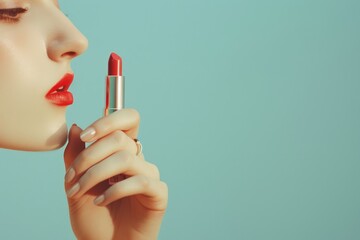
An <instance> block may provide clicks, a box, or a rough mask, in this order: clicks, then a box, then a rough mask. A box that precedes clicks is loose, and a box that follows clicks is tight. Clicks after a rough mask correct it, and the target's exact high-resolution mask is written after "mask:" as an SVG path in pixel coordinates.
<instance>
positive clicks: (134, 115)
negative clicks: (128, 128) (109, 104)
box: [128, 108, 140, 122]
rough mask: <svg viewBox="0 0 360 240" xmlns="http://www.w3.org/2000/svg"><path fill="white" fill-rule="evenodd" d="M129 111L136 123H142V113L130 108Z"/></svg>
mask: <svg viewBox="0 0 360 240" xmlns="http://www.w3.org/2000/svg"><path fill="white" fill-rule="evenodd" d="M128 111H129V112H130V113H131V114H132V116H133V117H134V119H135V121H136V122H140V113H139V111H138V110H136V109H135V108H128Z"/></svg>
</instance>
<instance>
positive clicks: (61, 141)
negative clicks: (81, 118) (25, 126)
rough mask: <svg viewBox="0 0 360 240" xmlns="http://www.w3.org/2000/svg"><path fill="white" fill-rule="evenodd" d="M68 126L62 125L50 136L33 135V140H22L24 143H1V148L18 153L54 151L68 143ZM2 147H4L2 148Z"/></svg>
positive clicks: (51, 132)
mask: <svg viewBox="0 0 360 240" xmlns="http://www.w3.org/2000/svg"><path fill="white" fill-rule="evenodd" d="M67 131H68V129H67V126H66V124H63V125H61V127H58V128H57V129H56V130H55V131H50V133H49V134H48V135H42V136H40V135H35V134H34V135H32V137H31V139H26V137H23V138H22V141H16V142H15V141H12V142H7V143H0V147H2V148H6V149H12V150H18V151H31V152H38V151H39V152H40V151H52V150H56V149H59V148H61V147H63V146H64V145H65V143H66V141H67ZM1 145H2V146H1Z"/></svg>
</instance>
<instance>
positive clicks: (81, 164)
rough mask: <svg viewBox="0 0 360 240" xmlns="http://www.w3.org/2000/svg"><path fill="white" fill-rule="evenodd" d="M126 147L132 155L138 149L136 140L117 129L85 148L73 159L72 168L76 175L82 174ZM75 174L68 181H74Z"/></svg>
mask: <svg viewBox="0 0 360 240" xmlns="http://www.w3.org/2000/svg"><path fill="white" fill-rule="evenodd" d="M125 149H126V151H128V152H130V153H131V154H132V155H135V154H136V151H137V147H136V144H135V142H134V141H133V140H132V139H130V138H129V136H127V135H126V134H125V133H124V132H122V131H115V132H113V133H111V134H109V135H108V136H106V137H104V138H101V139H99V140H98V141H96V142H94V143H93V144H92V145H90V146H89V147H88V148H86V149H85V150H83V151H82V152H81V153H80V154H79V155H78V156H77V157H76V159H75V160H74V161H73V163H72V164H71V168H72V169H73V170H74V172H75V176H77V175H81V174H82V173H84V172H85V171H86V170H87V169H89V168H90V167H91V166H93V165H95V164H96V163H98V162H101V161H102V160H104V159H105V158H107V157H108V156H110V155H112V154H114V153H115V152H118V151H123V150H125ZM75 176H72V179H70V178H67V179H66V181H67V182H70V181H72V180H73V179H74V178H75Z"/></svg>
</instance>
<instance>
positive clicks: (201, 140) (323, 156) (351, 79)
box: [0, 0, 360, 240]
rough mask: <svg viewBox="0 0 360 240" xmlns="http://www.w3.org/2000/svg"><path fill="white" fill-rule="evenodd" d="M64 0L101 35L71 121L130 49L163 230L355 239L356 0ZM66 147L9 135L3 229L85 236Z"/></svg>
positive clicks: (358, 129) (77, 87) (79, 81)
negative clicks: (68, 185) (69, 195)
mask: <svg viewBox="0 0 360 240" xmlns="http://www.w3.org/2000/svg"><path fill="white" fill-rule="evenodd" d="M60 3H61V5H62V8H63V11H64V12H65V13H66V14H67V15H68V16H69V18H70V19H71V20H72V21H73V22H74V23H75V25H76V26H77V27H78V28H79V29H80V30H81V31H82V32H83V33H84V35H86V36H87V37H88V39H89V43H90V45H89V49H88V51H87V52H86V53H85V54H84V55H83V56H81V57H79V58H78V59H76V60H75V61H74V62H73V64H72V66H73V69H74V71H75V78H76V79H75V83H74V84H73V85H72V88H71V90H72V92H73V93H74V95H75V103H74V105H73V106H71V107H70V108H69V109H68V115H67V119H68V124H69V126H70V125H71V124H72V123H74V122H75V123H77V124H78V125H80V126H81V127H83V128H84V127H86V126H87V125H89V124H90V123H91V122H93V121H94V120H96V119H97V118H99V117H101V115H102V113H103V107H104V77H105V75H106V71H107V59H108V56H109V54H110V52H111V51H115V52H117V53H118V54H120V55H121V56H122V57H123V60H124V75H125V76H126V81H127V82H126V107H131V108H136V109H137V110H138V111H139V112H140V114H141V129H140V136H139V138H140V139H141V140H142V143H143V146H144V153H145V157H146V158H147V160H148V161H150V162H153V163H155V164H156V165H157V166H158V167H159V169H160V171H161V174H162V179H163V180H164V181H165V182H167V184H168V186H169V190H170V192H169V207H168V211H167V214H166V216H165V219H164V222H163V225H162V230H161V233H160V238H159V239H161V240H165V239H172V240H176V239H194V240H197V239H206V240H211V239H214V240H215V239H247V240H260V239H261V240H262V239H274V240H288V239H294V240H295V239H299V240H303V239H314V240H315V239H316V240H318V239H324V240H325V239H326V240H331V239H334V240H335V239H342V240H344V239H360V228H359V226H360V207H359V202H360V193H359V189H360V176H359V172H360V162H359V160H360V147H359V145H360V94H359V90H360V44H359V43H360V27H359V24H360V14H359V11H360V2H359V1H355V0H353V1H352V0H341V1H340V0H327V1H325V0H302V1H288V0H286V1H285V0H273V1H266V0H258V1H250V0H248V1H242V0H224V1H220V0H208V1H192V0H183V1H169V0H152V1H115V0H113V1H91V2H81V1H61V2H60ZM111 22H113V24H110V23H111ZM62 152H63V149H61V150H58V151H54V152H44V153H28V152H16V151H9V150H1V155H0V156H1V161H0V167H1V169H2V171H1V172H2V174H1V175H0V181H1V182H2V183H3V184H2V189H1V198H2V199H1V203H2V204H1V206H0V216H1V217H0V228H1V231H0V239H8V240H10V239H53V240H56V239H59V240H60V239H75V237H74V235H73V233H72V230H71V227H70V221H69V219H68V212H67V211H68V209H67V202H66V198H65V192H64V190H63V177H64V166H63V160H62Z"/></svg>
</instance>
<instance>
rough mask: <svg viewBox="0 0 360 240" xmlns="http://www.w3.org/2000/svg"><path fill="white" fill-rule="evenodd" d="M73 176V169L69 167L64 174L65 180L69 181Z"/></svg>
mask: <svg viewBox="0 0 360 240" xmlns="http://www.w3.org/2000/svg"><path fill="white" fill-rule="evenodd" d="M74 177H75V170H74V169H73V168H72V167H71V168H69V170H67V172H66V174H65V182H66V183H69V182H71V181H72V180H73V179H74Z"/></svg>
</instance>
